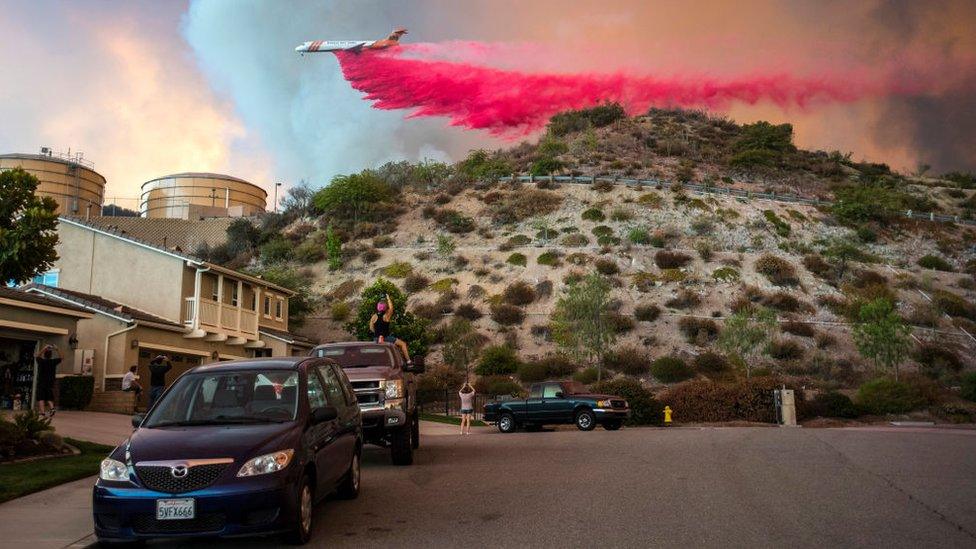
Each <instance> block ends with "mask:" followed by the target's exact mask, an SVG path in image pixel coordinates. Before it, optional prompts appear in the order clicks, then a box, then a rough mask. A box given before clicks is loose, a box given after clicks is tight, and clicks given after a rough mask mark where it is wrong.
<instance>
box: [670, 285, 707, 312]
mask: <svg viewBox="0 0 976 549" xmlns="http://www.w3.org/2000/svg"><path fill="white" fill-rule="evenodd" d="M699 303H701V297H699V296H698V294H697V293H696V292H694V291H692V290H689V289H683V290H681V291H680V292H678V295H676V296H674V297H672V298H671V299H669V300H667V301H666V302H664V304H665V305H666V306H668V307H671V308H672V309H692V308H694V307H697V306H698V304H699Z"/></svg>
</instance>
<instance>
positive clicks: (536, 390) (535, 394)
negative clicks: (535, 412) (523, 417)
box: [529, 383, 542, 398]
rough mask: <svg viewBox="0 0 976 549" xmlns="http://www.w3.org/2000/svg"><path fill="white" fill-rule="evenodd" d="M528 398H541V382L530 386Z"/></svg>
mask: <svg viewBox="0 0 976 549" xmlns="http://www.w3.org/2000/svg"><path fill="white" fill-rule="evenodd" d="M529 398H542V384H541V383H538V384H536V385H533V386H532V392H530V393H529Z"/></svg>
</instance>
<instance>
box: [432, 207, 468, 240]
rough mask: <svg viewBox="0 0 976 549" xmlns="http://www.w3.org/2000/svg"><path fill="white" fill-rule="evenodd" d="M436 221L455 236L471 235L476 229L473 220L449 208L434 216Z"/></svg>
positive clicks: (439, 211)
mask: <svg viewBox="0 0 976 549" xmlns="http://www.w3.org/2000/svg"><path fill="white" fill-rule="evenodd" d="M434 221H436V222H437V223H438V224H440V225H441V226H442V227H444V230H446V231H447V232H450V233H455V234H464V233H470V232H471V231H473V230H474V229H475V224H474V220H473V219H471V218H470V217H468V216H466V215H464V214H462V213H460V212H457V211H455V210H451V209H448V208H444V209H442V210H438V211H437V213H435V214H434Z"/></svg>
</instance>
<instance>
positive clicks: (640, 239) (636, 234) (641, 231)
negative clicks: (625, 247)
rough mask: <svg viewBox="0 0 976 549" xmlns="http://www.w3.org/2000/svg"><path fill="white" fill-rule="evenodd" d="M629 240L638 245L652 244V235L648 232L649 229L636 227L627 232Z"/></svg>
mask: <svg viewBox="0 0 976 549" xmlns="http://www.w3.org/2000/svg"><path fill="white" fill-rule="evenodd" d="M627 240H629V241H631V242H632V243H633V244H638V245H644V244H650V242H651V233H649V232H647V229H645V228H643V227H634V228H633V229H631V230H630V231H628V232H627Z"/></svg>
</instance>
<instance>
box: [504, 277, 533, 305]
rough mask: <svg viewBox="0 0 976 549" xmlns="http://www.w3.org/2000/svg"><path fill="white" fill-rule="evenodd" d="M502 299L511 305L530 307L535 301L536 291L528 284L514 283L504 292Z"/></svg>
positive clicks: (522, 282)
mask: <svg viewBox="0 0 976 549" xmlns="http://www.w3.org/2000/svg"><path fill="white" fill-rule="evenodd" d="M502 299H503V300H504V301H505V303H508V304H509V305H528V304H529V303H532V302H533V301H535V290H533V289H532V286H530V285H529V284H528V283H527V282H524V281H521V280H517V281H515V282H512V283H511V284H509V285H508V286H507V287H505V291H504V292H502Z"/></svg>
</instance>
